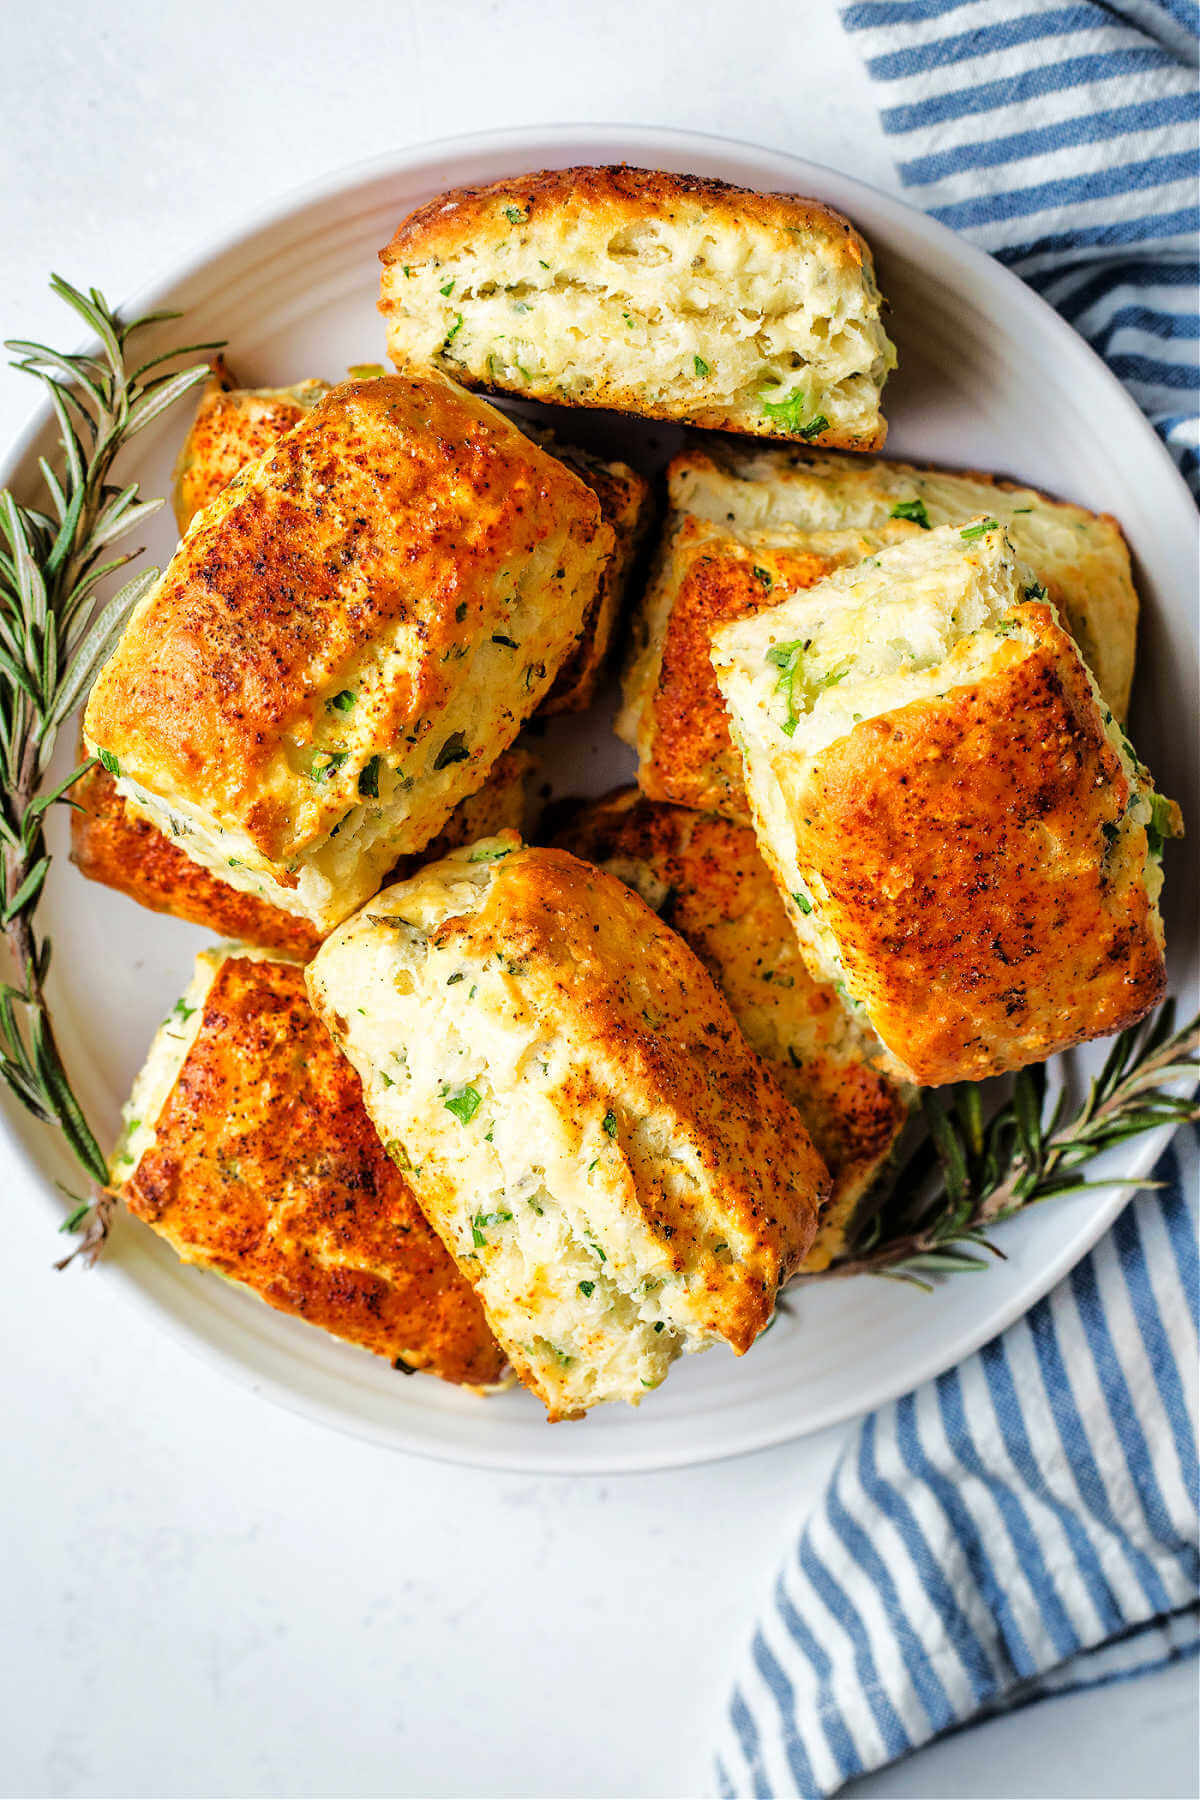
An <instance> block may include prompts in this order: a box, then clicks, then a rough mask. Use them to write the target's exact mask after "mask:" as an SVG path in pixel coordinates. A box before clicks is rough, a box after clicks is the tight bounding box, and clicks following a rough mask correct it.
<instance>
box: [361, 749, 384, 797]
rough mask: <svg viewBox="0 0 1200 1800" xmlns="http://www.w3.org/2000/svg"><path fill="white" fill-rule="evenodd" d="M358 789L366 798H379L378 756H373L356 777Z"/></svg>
mask: <svg viewBox="0 0 1200 1800" xmlns="http://www.w3.org/2000/svg"><path fill="white" fill-rule="evenodd" d="M358 791H359V793H360V794H361V795H362V796H363V798H364V799H366V800H378V798H379V758H378V757H377V756H373V757H372V758H371V760H370V762H369V763H367V764H366V765H365V766H364V767H363V769H362V771H361V772H360V774H359V777H358Z"/></svg>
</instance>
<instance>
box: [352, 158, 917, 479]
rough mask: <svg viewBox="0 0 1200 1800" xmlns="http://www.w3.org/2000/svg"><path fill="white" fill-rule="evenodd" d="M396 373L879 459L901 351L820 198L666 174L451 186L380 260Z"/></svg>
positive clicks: (856, 251) (606, 173)
mask: <svg viewBox="0 0 1200 1800" xmlns="http://www.w3.org/2000/svg"><path fill="white" fill-rule="evenodd" d="M380 257H381V261H382V262H383V282H382V289H381V298H380V303H379V304H380V311H381V312H382V313H383V315H384V317H385V319H386V320H387V329H388V348H389V350H390V352H391V356H392V359H393V361H394V362H395V364H396V366H397V367H398V368H403V369H407V368H430V367H433V368H440V369H443V370H444V371H445V372H446V373H447V374H449V375H453V376H454V377H455V379H456V380H458V381H462V382H465V383H467V384H468V385H469V386H472V387H488V388H492V389H495V390H497V391H499V392H504V393H509V394H516V395H520V396H521V397H522V398H524V399H529V400H548V401H553V402H555V403H557V404H559V405H565V406H599V407H611V408H614V409H615V410H617V411H618V412H630V413H638V414H641V415H642V416H643V417H645V418H654V419H680V420H685V421H690V422H691V423H693V424H696V425H705V426H710V427H714V428H716V429H719V430H729V431H743V432H752V433H754V434H756V435H758V436H761V437H783V438H793V439H803V440H805V441H807V442H811V443H819V444H836V445H839V446H841V447H842V448H845V449H852V450H874V449H878V448H879V446H880V445H881V444H882V443H883V440H884V436H885V434H886V426H885V424H884V421H883V418H882V415H881V413H880V396H881V393H882V389H883V384H884V382H885V380H886V379H887V375H888V372H889V370H890V369H892V368H893V367H894V366H895V351H894V350H893V348H892V345H891V343H890V342H889V340H888V336H887V333H886V331H885V330H884V327H883V319H882V311H881V309H882V303H881V300H880V295H879V289H878V287H877V286H876V284H875V271H874V266H873V263H872V260H871V253H870V251H869V250H868V248H867V246H866V244H865V243H864V242H863V240H862V238H861V237H860V236H859V235H858V233H857V232H856V231H855V230H854V227H853V226H852V225H850V224H849V223H848V221H847V220H846V219H844V218H842V216H841V215H840V214H839V213H836V212H833V211H831V209H830V208H829V207H827V206H822V205H821V204H820V203H819V202H818V201H816V200H802V199H799V198H798V197H797V196H796V195H794V194H759V193H753V192H751V191H749V190H748V189H746V188H737V187H730V186H728V185H727V184H726V183H725V182H722V181H713V180H708V179H705V178H703V177H700V176H695V175H675V174H668V173H665V172H663V171H662V170H655V169H631V168H628V167H625V166H624V165H622V166H620V167H609V168H574V169H544V170H542V171H541V172H539V173H536V174H532V175H523V176H513V177H511V178H509V179H506V180H504V181H495V182H491V183H489V184H488V185H487V186H484V187H464V188H456V189H455V190H454V191H453V192H452V193H448V194H440V195H438V196H437V198H436V199H433V200H430V201H429V202H428V203H427V204H426V205H424V206H422V207H419V208H418V209H417V211H416V212H413V213H410V214H409V216H408V217H407V218H406V219H404V220H403V221H402V222H401V224H400V226H399V227H398V229H397V231H396V234H395V236H394V237H393V238H392V241H391V243H390V244H389V245H388V246H387V248H386V249H385V250H383V251H381V253H380Z"/></svg>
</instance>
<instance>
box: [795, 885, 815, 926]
mask: <svg viewBox="0 0 1200 1800" xmlns="http://www.w3.org/2000/svg"><path fill="white" fill-rule="evenodd" d="M792 899H793V900H794V901H795V902H796V905H797V906H798V907H799V908H800V911H801V912H802V913H803V914H804V916H805V918H806V919H807V917H808V915H809V913H810V912H811V911H812V909H813V904H812V901H811V900H810V899H809V897H808V895H807V894H802V893H800V892H799V891H797V892H796V893H794V894H793V895H792Z"/></svg>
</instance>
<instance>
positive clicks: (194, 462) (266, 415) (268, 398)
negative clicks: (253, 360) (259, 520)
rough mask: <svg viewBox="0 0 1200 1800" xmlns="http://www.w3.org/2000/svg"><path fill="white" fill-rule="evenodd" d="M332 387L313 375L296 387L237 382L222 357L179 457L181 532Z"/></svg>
mask: <svg viewBox="0 0 1200 1800" xmlns="http://www.w3.org/2000/svg"><path fill="white" fill-rule="evenodd" d="M328 392H329V383H328V382H326V381H317V380H315V379H312V380H308V381H300V382H297V383H296V384H295V386H293V387H282V388H239V387H238V385H237V383H236V381H235V380H234V377H233V375H232V373H231V372H230V370H229V367H228V365H227V364H226V363H225V362H224V361H222V359H221V358H219V357H218V358H217V360H216V362H215V363H214V365H213V375H212V380H211V381H210V382H209V383H208V384H207V386H206V387H205V389H204V392H203V393H202V395H201V397H200V404H199V406H198V407H197V409H196V416H195V418H194V419H193V421H192V424H191V428H190V430H189V431H188V434H187V436H186V437H185V438H184V440H183V444H182V446H181V447H180V451H179V456H178V458H177V459H176V463H175V478H174V484H173V500H174V507H175V523H176V524H177V525H178V527H179V532H180V536H182V535H183V533H184V532H185V531H186V530H187V528H188V526H189V525H190V524H191V522H192V520H193V519H194V518H195V516H196V514H197V513H198V512H200V511H201V510H202V508H204V507H205V506H207V505H208V503H209V501H210V500H215V499H216V497H217V495H218V494H219V493H220V492H221V489H222V488H223V487H227V486H228V484H229V483H230V482H231V481H232V480H233V478H234V476H235V475H236V474H237V473H238V472H239V470H241V469H244V468H245V466H246V464H247V463H252V462H256V461H257V460H258V458H259V457H260V456H265V455H266V453H267V451H268V450H269V449H270V448H271V446H272V445H273V444H275V443H276V442H277V441H278V440H279V439H280V438H281V437H282V436H283V434H284V432H285V431H290V430H291V429H292V426H293V425H298V424H299V423H300V421H301V419H302V418H304V416H305V414H306V413H308V412H310V411H311V410H312V408H313V407H314V406H315V405H316V403H317V401H318V400H319V399H320V398H321V396H322V394H326V393H328Z"/></svg>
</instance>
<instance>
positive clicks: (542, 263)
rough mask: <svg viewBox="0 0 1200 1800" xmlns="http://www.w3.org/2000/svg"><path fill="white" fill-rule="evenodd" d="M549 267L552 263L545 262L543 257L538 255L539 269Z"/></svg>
mask: <svg viewBox="0 0 1200 1800" xmlns="http://www.w3.org/2000/svg"><path fill="white" fill-rule="evenodd" d="M549 267H550V264H549V263H548V262H543V261H542V259H541V257H540V256H539V257H538V268H539V269H548V268H549Z"/></svg>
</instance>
